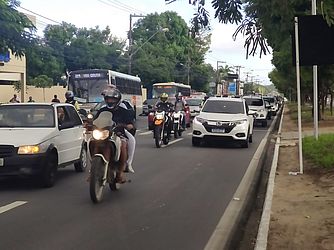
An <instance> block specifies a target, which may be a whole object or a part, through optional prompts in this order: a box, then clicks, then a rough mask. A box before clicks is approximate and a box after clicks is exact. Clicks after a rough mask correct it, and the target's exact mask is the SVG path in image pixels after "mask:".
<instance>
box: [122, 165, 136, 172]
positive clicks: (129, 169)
mask: <svg viewBox="0 0 334 250" xmlns="http://www.w3.org/2000/svg"><path fill="white" fill-rule="evenodd" d="M124 172H126V173H129V172H130V173H134V172H135V170H134V169H133V167H132V165H131V164H126V168H125V171H124Z"/></svg>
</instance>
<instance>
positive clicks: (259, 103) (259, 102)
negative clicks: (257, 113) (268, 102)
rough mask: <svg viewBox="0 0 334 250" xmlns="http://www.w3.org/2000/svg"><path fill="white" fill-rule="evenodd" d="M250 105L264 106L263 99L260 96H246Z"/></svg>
mask: <svg viewBox="0 0 334 250" xmlns="http://www.w3.org/2000/svg"><path fill="white" fill-rule="evenodd" d="M244 99H245V100H246V103H247V105H248V106H263V100H262V99H260V98H244Z"/></svg>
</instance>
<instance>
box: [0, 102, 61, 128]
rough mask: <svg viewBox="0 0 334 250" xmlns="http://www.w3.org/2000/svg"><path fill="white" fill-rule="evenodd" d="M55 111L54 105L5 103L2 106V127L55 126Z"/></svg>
mask: <svg viewBox="0 0 334 250" xmlns="http://www.w3.org/2000/svg"><path fill="white" fill-rule="evenodd" d="M54 126H55V113H54V109H53V107H52V106H42V105H8V106H7V105H3V106H0V128H6V127H25V128H41V127H48V128H49V127H54Z"/></svg>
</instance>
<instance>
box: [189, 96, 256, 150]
mask: <svg viewBox="0 0 334 250" xmlns="http://www.w3.org/2000/svg"><path fill="white" fill-rule="evenodd" d="M253 123H254V117H253V115H252V114H251V113H248V107H247V104H246V102H245V100H244V99H242V98H229V97H210V98H209V99H207V100H206V102H205V104H204V106H203V108H202V109H201V112H200V113H199V115H198V116H196V117H195V118H194V120H193V133H192V144H193V146H199V145H200V144H201V142H202V141H210V140H217V139H218V140H226V141H236V142H238V143H240V144H241V146H242V147H245V148H247V147H248V143H249V142H252V140H253Z"/></svg>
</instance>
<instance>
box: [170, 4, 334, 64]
mask: <svg viewBox="0 0 334 250" xmlns="http://www.w3.org/2000/svg"><path fill="white" fill-rule="evenodd" d="M175 1H176V0H165V2H166V3H172V2H175ZM211 3H212V7H213V8H214V10H215V16H214V17H215V18H217V19H218V20H219V22H221V23H225V24H226V23H231V24H238V25H239V27H238V28H237V30H236V32H235V34H234V37H236V36H237V35H238V34H242V35H244V36H246V39H245V48H246V56H248V55H253V56H254V55H255V53H256V52H257V49H259V50H260V57H261V55H262V54H267V53H268V52H269V50H268V46H267V41H266V38H268V37H267V35H268V34H266V29H267V27H268V26H271V25H273V24H274V23H275V22H281V19H280V17H281V16H282V15H281V14H280V13H281V12H280V11H283V13H284V14H288V15H289V14H295V13H296V12H298V11H299V9H298V7H300V8H301V9H302V10H303V9H305V7H306V6H307V5H310V1H307V0H304V1H303V0H290V1H284V2H282V1H281V0H272V1H268V0H243V1H242V0H213V1H212V2H211ZM189 4H192V5H197V13H196V14H195V16H194V18H193V20H192V24H193V29H192V30H193V32H194V33H196V32H198V31H199V30H200V29H201V28H202V27H207V26H209V21H208V20H209V14H208V12H207V11H206V9H205V0H189ZM318 6H321V11H322V14H323V15H324V16H325V18H326V20H327V22H328V23H329V24H334V2H333V1H332V0H322V1H318ZM294 7H296V8H294ZM243 13H244V14H243ZM264 16H266V17H267V18H264ZM265 19H267V20H268V19H270V22H266V21H265ZM283 20H284V19H283ZM284 21H287V20H286V19H285V20H284ZM289 25H290V24H289ZM289 25H288V26H286V27H289ZM273 26H274V25H273ZM282 27H283V26H282ZM278 31H281V30H277V29H276V30H275V32H276V34H277V35H279V34H280V32H278Z"/></svg>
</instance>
